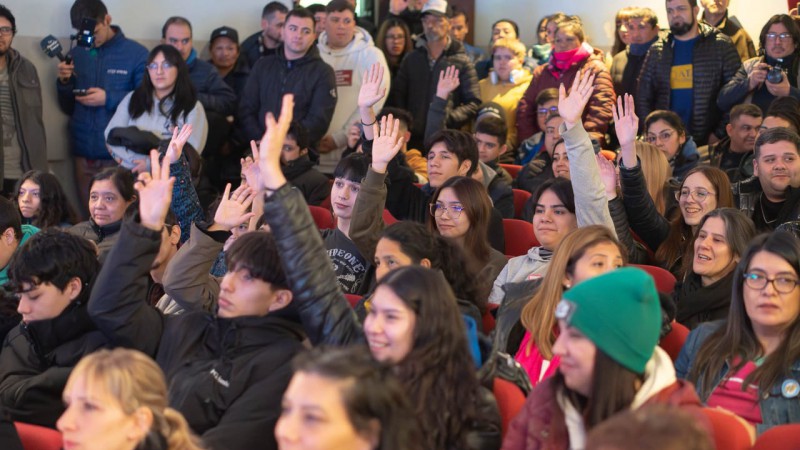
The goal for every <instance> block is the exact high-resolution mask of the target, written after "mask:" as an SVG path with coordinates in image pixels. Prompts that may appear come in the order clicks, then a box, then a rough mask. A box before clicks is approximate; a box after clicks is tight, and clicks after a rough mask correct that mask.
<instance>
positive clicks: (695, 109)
mask: <svg viewBox="0 0 800 450" xmlns="http://www.w3.org/2000/svg"><path fill="white" fill-rule="evenodd" d="M698 26H699V27H700V35H699V36H698V37H697V41H696V42H695V44H694V53H693V54H692V64H693V66H694V67H693V74H692V78H693V81H692V85H693V86H694V105H693V106H692V120H691V123H688V124H686V125H687V129H688V130H689V132H690V133H691V135H692V137H693V138H694V141H695V142H696V143H697V145H705V144H706V143H708V136H709V135H710V134H711V133H714V134H715V135H716V136H717V137H718V138H720V139H721V138H723V137H725V135H726V132H725V120H723V119H724V116H723V112H722V111H720V110H719V108H718V107H717V95H718V94H719V92H720V90H721V89H722V87H723V86H725V84H726V83H728V81H730V80H731V79H732V78H733V76H734V75H735V74H736V71H737V70H739V67H740V66H741V65H742V62H741V60H740V59H739V54H738V53H737V52H736V47H734V46H733V43H732V42H731V39H730V38H729V37H728V36H726V35H724V34H722V33H721V32H720V31H719V30H717V29H716V28H711V27H709V26H708V25H704V24H702V23H701V24H698ZM674 44H675V43H674V38H673V35H672V34H671V33H670V34H669V35H668V36H667V37H666V38H664V39H659V40H658V41H656V43H655V44H653V45H652V46H651V47H650V50H649V51H648V52H647V56H646V57H645V60H644V64H643V65H642V71H641V73H640V74H639V87H638V90H637V95H636V114H637V115H638V116H639V117H641V118H645V117H647V115H648V114H650V113H651V112H653V111H655V110H657V109H667V110H668V109H670V95H671V88H670V73H671V70H672V58H673V50H672V49H673V46H674ZM641 126H644V121H642V123H641Z"/></svg>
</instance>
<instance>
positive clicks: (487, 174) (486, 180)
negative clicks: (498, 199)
mask: <svg viewBox="0 0 800 450" xmlns="http://www.w3.org/2000/svg"><path fill="white" fill-rule="evenodd" d="M478 168H479V169H481V173H483V181H482V182H483V185H484V186H486V187H487V188H488V187H489V184H490V183H491V182H492V180H494V178H495V177H496V176H497V172H496V171H495V170H494V169H492V168H491V167H489V166H488V165H486V164H484V163H483V162H481V161H478Z"/></svg>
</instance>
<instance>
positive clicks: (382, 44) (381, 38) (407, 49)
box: [375, 19, 414, 67]
mask: <svg viewBox="0 0 800 450" xmlns="http://www.w3.org/2000/svg"><path fill="white" fill-rule="evenodd" d="M395 27H397V28H401V29H402V30H403V34H404V35H405V39H404V44H403V54H402V55H400V59H399V60H398V61H397V64H396V65H397V66H398V67H399V66H400V61H402V60H403V57H404V56H406V55H407V54H409V53H411V50H414V45H413V44H412V42H411V31H410V30H409V28H408V25H407V24H406V22H405V21H404V20H402V19H386V20H385V21H384V22H383V23H382V24H381V27H380V28H379V29H378V36H377V37H376V38H375V46H376V47H378V48H379V49H381V51H382V52H383V54H384V56H386V62H387V63H388V64H389V66H392V65H393V64H392V63H391V62H390V60H389V56H390V55H389V52H388V51H387V49H386V34H387V33H388V32H389V30H391V29H392V28H395Z"/></svg>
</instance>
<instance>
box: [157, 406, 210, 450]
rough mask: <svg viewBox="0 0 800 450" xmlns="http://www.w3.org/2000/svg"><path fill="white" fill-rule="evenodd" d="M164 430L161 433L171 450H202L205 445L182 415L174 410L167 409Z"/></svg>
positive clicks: (164, 417)
mask: <svg viewBox="0 0 800 450" xmlns="http://www.w3.org/2000/svg"><path fill="white" fill-rule="evenodd" d="M158 422H163V424H164V428H163V429H162V430H161V432H162V433H163V434H164V437H165V438H166V439H167V448H168V449H169V450H202V449H203V445H202V443H201V441H200V438H198V437H197V436H196V435H195V434H194V433H192V430H191V429H189V424H188V423H187V422H186V419H185V418H184V417H183V415H182V414H181V413H179V412H178V411H176V410H174V409H172V408H169V407H167V408H165V409H164V416H163V420H159V421H158Z"/></svg>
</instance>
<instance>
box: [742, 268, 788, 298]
mask: <svg viewBox="0 0 800 450" xmlns="http://www.w3.org/2000/svg"><path fill="white" fill-rule="evenodd" d="M744 283H745V284H746V285H747V287H749V288H751V289H757V290H761V289H764V288H766V287H767V283H772V287H774V288H775V290H776V291H778V292H779V293H781V294H789V293H791V292H792V291H793V290H794V288H796V287H797V285H798V284H800V281H797V280H795V279H794V278H792V277H788V276H777V277H775V278H767V276H766V275H765V274H763V273H761V272H750V273H746V274H744Z"/></svg>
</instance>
